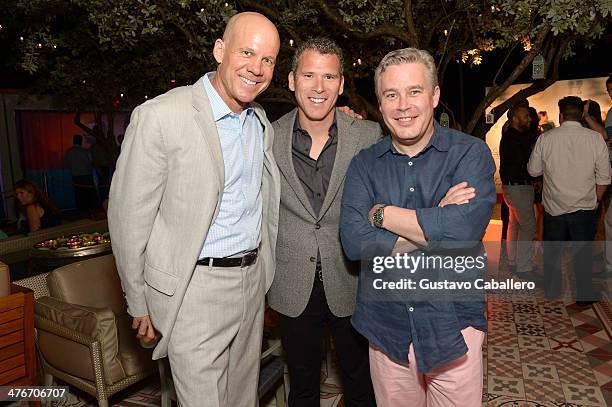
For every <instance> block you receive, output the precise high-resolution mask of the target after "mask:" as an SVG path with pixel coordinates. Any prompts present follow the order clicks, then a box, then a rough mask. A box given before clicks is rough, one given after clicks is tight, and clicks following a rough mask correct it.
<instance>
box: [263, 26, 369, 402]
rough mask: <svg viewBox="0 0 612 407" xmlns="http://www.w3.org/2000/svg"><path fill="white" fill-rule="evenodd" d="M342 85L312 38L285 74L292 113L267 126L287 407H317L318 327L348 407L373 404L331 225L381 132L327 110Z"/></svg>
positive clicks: (349, 284) (351, 295) (324, 48)
mask: <svg viewBox="0 0 612 407" xmlns="http://www.w3.org/2000/svg"><path fill="white" fill-rule="evenodd" d="M343 83H344V78H343V76H342V53H341V50H340V48H339V47H338V46H337V45H336V44H335V43H333V42H332V41H330V40H328V39H320V38H318V39H313V40H310V41H307V42H305V43H303V44H301V45H300V46H299V47H298V49H297V51H296V53H295V55H294V58H293V67H292V71H291V73H290V74H289V88H290V89H291V90H292V91H294V92H295V98H296V100H297V104H298V107H297V109H294V110H293V111H291V112H289V113H288V114H286V115H285V116H283V117H282V118H280V119H279V120H278V121H276V122H274V123H273V126H274V133H275V140H274V156H275V157H276V160H277V163H278V166H279V169H280V172H281V205H280V216H279V219H280V220H279V229H278V240H277V246H276V254H277V256H276V260H277V268H276V274H275V277H274V282H273V283H272V287H271V288H270V291H269V293H268V301H269V304H270V306H271V307H272V308H273V309H274V310H276V311H278V312H279V313H280V329H281V337H282V343H283V348H284V349H285V351H286V353H287V362H288V367H289V374H290V378H291V389H290V392H289V405H290V406H291V407H302V406H308V407H312V406H318V405H319V378H320V369H321V359H322V339H323V332H324V328H325V325H328V326H329V327H330V329H331V332H332V334H333V335H334V340H335V344H336V350H337V352H338V355H339V358H340V366H341V370H342V379H343V385H344V395H345V396H344V397H345V403H346V405H347V406H374V405H375V402H374V393H373V390H372V384H371V381H370V372H369V363H368V344H367V342H366V341H365V340H364V338H363V337H362V336H361V335H359V334H358V333H357V332H356V331H355V330H354V329H353V327H352V326H351V322H350V316H351V314H352V313H353V308H354V306H355V296H356V292H357V271H358V270H357V267H355V265H354V264H350V263H349V262H348V261H347V259H346V258H345V257H344V254H343V251H342V247H341V245H340V238H339V234H338V224H339V216H340V200H341V196H342V185H343V183H344V176H345V172H346V169H347V167H348V165H349V163H350V162H351V159H352V158H353V157H354V156H355V155H356V154H357V153H358V152H359V151H360V150H361V149H363V148H366V147H369V146H370V145H372V144H373V143H374V142H376V140H377V139H378V138H380V135H381V129H380V126H379V125H378V124H376V123H373V122H370V121H365V120H353V119H351V118H350V117H348V116H347V115H345V114H344V113H340V112H339V111H338V110H337V109H336V108H335V104H336V100H337V99H338V95H340V94H341V93H342V90H343Z"/></svg>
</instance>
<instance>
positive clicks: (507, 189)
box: [499, 104, 536, 277]
mask: <svg viewBox="0 0 612 407" xmlns="http://www.w3.org/2000/svg"><path fill="white" fill-rule="evenodd" d="M508 121H509V122H510V124H509V125H508V127H507V129H506V131H505V132H503V133H502V138H501V141H500V143H499V176H500V178H501V181H502V189H503V192H504V200H505V201H506V204H508V207H509V208H510V221H509V226H508V236H507V240H506V243H507V249H506V250H507V255H508V268H509V270H510V271H512V272H516V273H518V274H519V275H520V276H522V277H533V276H534V269H535V266H534V264H533V261H532V260H533V259H532V254H533V237H534V236H535V231H536V219H535V214H534V211H533V201H534V189H533V182H532V179H531V176H530V175H529V173H528V172H527V162H528V161H529V155H530V154H531V148H532V147H531V139H530V135H529V129H530V125H531V118H530V116H529V107H528V106H525V105H524V104H520V105H515V106H513V107H512V108H510V110H508Z"/></svg>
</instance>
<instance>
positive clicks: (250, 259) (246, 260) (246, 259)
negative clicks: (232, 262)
mask: <svg viewBox="0 0 612 407" xmlns="http://www.w3.org/2000/svg"><path fill="white" fill-rule="evenodd" d="M256 258H257V252H250V253H247V254H245V255H244V256H242V260H241V261H240V267H247V266H250V265H251V264H253V263H254V262H255V259H256Z"/></svg>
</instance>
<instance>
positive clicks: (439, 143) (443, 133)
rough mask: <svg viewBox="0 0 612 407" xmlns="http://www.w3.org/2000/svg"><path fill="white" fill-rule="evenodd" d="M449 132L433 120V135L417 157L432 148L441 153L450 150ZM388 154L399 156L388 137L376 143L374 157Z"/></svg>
mask: <svg viewBox="0 0 612 407" xmlns="http://www.w3.org/2000/svg"><path fill="white" fill-rule="evenodd" d="M451 132H452V130H450V129H448V128H446V127H442V126H440V125H439V124H438V122H437V121H436V120H434V132H433V135H432V136H431V139H430V140H429V143H427V145H426V146H425V148H424V149H423V150H422V151H421V152H420V153H419V154H418V155H420V154H423V153H424V152H425V151H427V150H428V149H429V148H430V147H433V148H435V149H436V150H438V151H441V152H444V151H448V150H450V147H451V137H452V134H451ZM389 152H390V153H395V154H401V153H399V152H398V151H397V150H396V148H395V147H394V146H393V143H392V142H391V136H390V135H388V136H387V137H385V138H384V139H383V141H382V142H380V143H378V144H377V145H376V156H377V157H382V156H383V155H385V154H386V153H389Z"/></svg>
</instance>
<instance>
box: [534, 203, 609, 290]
mask: <svg viewBox="0 0 612 407" xmlns="http://www.w3.org/2000/svg"><path fill="white" fill-rule="evenodd" d="M596 227H597V211H596V210H595V209H594V210H590V211H577V212H572V213H566V214H564V215H559V216H552V215H551V214H549V213H548V212H545V213H544V289H545V294H546V297H547V298H557V297H559V295H560V294H561V257H562V253H563V246H564V245H563V244H562V242H567V241H572V242H578V243H575V244H574V246H573V250H572V268H573V272H574V276H575V279H576V300H578V301H589V300H591V301H592V300H597V298H596V295H595V293H594V292H593V283H592V276H591V272H592V268H593V257H592V247H593V243H592V242H593V238H594V237H595V231H596Z"/></svg>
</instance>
